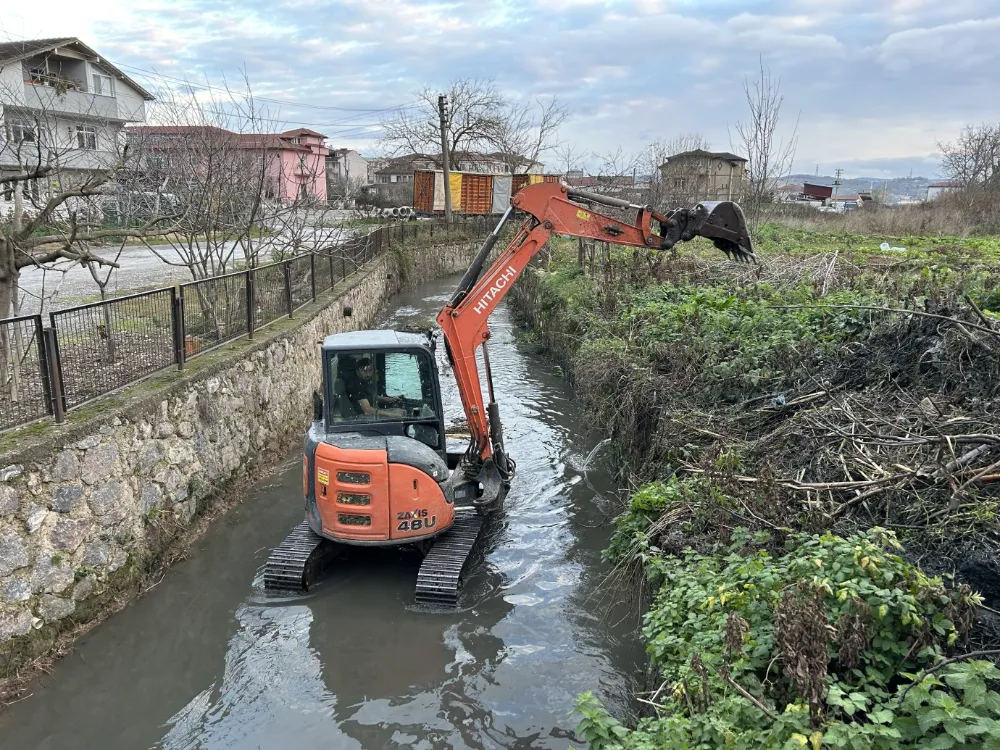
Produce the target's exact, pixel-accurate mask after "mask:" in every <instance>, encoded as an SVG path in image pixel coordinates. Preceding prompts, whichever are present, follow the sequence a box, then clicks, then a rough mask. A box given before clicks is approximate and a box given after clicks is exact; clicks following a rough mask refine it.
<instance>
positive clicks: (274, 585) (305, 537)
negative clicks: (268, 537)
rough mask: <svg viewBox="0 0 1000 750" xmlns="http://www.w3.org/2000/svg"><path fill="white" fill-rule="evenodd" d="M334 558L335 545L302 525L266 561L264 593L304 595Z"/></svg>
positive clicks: (306, 524)
mask: <svg viewBox="0 0 1000 750" xmlns="http://www.w3.org/2000/svg"><path fill="white" fill-rule="evenodd" d="M336 554H337V551H336V548H335V545H334V544H333V543H332V542H330V541H329V540H327V539H324V538H323V537H321V536H319V534H317V533H316V532H314V531H313V530H312V529H311V528H309V522H308V521H303V522H302V523H300V524H299V525H298V526H296V527H295V528H294V529H293V530H292V533H291V534H289V535H288V536H287V537H286V538H285V541H283V542H282V543H281V544H279V545H278V546H277V547H275V548H274V550H273V551H272V552H271V555H270V556H269V557H268V558H267V564H266V565H265V566H264V590H265V591H266V592H267V593H269V594H301V593H305V592H306V591H308V590H309V587H310V586H311V585H312V584H313V582H314V581H315V580H316V578H317V577H318V576H319V575H320V574H321V573H322V572H323V569H324V568H325V567H326V566H327V564H329V562H330V561H331V560H332V559H333V558H334V557H335V556H336Z"/></svg>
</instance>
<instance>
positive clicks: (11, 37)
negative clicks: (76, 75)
mask: <svg viewBox="0 0 1000 750" xmlns="http://www.w3.org/2000/svg"><path fill="white" fill-rule="evenodd" d="M3 35H4V37H5V38H6V39H7V41H12V42H27V41H31V40H30V39H27V38H24V37H15V36H14V35H12V34H10V33H9V32H6V31H5V32H3ZM104 59H105V60H107V62H109V63H111V64H112V65H114V66H115V67H117V68H123V69H125V70H132V71H136V72H138V73H142V74H143V75H144V76H152V77H153V78H154V79H155V78H159V79H163V80H165V81H172V82H174V83H180V84H183V85H185V86H187V87H189V88H196V89H201V90H203V91H211V92H219V93H225V94H230V93H232V92H231V91H229V90H227V89H224V88H223V89H220V88H218V87H216V86H212V85H211V84H209V83H192V82H191V81H189V80H186V79H183V78H176V77H174V76H169V75H166V74H165V73H160V72H158V71H155V70H147V69H145V68H140V67H137V66H134V65H128V64H125V63H118V62H115V61H113V60H111V59H109V58H104ZM253 99H254V101H259V102H267V103H268V104H280V105H283V106H288V107H298V108H302V109H317V110H333V111H336V112H360V113H364V114H371V113H376V112H392V111H395V110H405V109H413V108H415V107H416V106H417V105H419V104H420V100H414V101H412V102H407V103H405V104H400V105H398V106H393V107H381V108H364V107H336V106H333V105H329V104H307V103H305V102H293V101H288V100H284V99H272V98H270V97H263V96H253ZM303 124H305V123H303Z"/></svg>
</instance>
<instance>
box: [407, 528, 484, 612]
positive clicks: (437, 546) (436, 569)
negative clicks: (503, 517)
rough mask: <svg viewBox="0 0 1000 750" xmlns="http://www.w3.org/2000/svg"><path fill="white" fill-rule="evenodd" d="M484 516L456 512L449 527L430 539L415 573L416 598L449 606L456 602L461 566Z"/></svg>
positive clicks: (419, 600) (470, 550)
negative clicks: (435, 538)
mask: <svg viewBox="0 0 1000 750" xmlns="http://www.w3.org/2000/svg"><path fill="white" fill-rule="evenodd" d="M484 518H485V517H484V516H481V515H479V514H478V513H467V514H462V515H459V516H457V517H456V518H455V523H454V525H453V526H452V527H451V529H449V530H448V531H447V532H446V533H444V534H442V535H441V536H440V537H438V539H437V541H435V542H434V546H433V547H431V549H430V552H428V553H427V555H426V556H425V557H424V561H423V563H421V565H420V572H419V573H417V591H416V599H417V601H418V602H423V603H427V604H441V605H444V606H451V607H454V606H456V605H457V604H458V587H459V584H460V581H461V578H462V569H463V568H464V567H465V563H466V562H467V561H468V559H469V554H470V553H471V552H472V549H473V547H475V546H476V540H477V539H478V538H479V532H480V531H481V530H482V527H483V520H484Z"/></svg>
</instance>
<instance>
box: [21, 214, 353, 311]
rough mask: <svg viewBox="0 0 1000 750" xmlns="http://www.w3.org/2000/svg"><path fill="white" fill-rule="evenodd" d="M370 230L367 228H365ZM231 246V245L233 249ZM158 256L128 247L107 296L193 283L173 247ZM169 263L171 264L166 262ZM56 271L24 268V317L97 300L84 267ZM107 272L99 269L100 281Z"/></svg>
mask: <svg viewBox="0 0 1000 750" xmlns="http://www.w3.org/2000/svg"><path fill="white" fill-rule="evenodd" d="M366 229H367V228H366ZM315 231H316V239H317V240H318V241H319V242H320V243H321V244H323V245H328V244H330V242H334V241H338V240H342V239H346V238H348V237H351V236H353V235H354V234H356V231H357V230H354V229H342V230H339V232H338V231H337V230H332V229H317V230H315ZM280 241H281V240H280V238H269V239H268V242H269V243H275V244H276V243H278V242H280ZM230 246H231V245H230ZM154 248H155V252H154V251H153V250H150V249H149V248H147V247H144V246H136V247H126V248H125V249H124V250H123V251H122V254H121V257H120V258H119V259H118V263H119V264H120V266H121V267H120V268H116V269H112V270H111V281H110V282H109V285H108V293H109V294H110V295H112V296H116V295H122V294H128V293H129V292H132V291H137V290H140V289H143V288H147V287H153V286H166V285H169V284H172V283H177V282H184V281H191V280H192V277H191V272H190V271H189V270H188V269H187V267H186V266H184V265H179V266H178V265H171V263H180V262H181V258H180V256H179V255H178V254H177V252H176V251H175V250H174V249H173V247H171V246H170V245H155V246H154ZM117 252H118V248H117V246H115V247H105V248H97V249H96V250H95V251H94V253H95V254H96V255H99V256H101V257H103V258H107V259H109V260H114V258H115V255H116V254H117ZM243 257H244V256H243V251H242V249H241V248H234V260H235V261H236V262H239V261H241V260H243ZM161 258H162V259H161ZM261 258H262V262H264V263H267V262H270V249H269V248H264V249H263V250H262V253H261ZM163 259H165V260H166V261H169V262H165V260H163ZM55 269H56V270H51V269H50V270H43V269H40V268H25V269H22V271H21V283H20V286H21V290H22V293H21V295H22V303H21V314H22V315H32V314H34V313H36V312H38V310H39V305H40V300H41V298H42V297H43V296H44V297H45V300H46V301H45V312H46V313H48V312H50V311H52V310H58V309H60V308H64V307H72V306H73V305H78V304H80V303H81V302H83V301H89V300H92V299H96V298H97V297H98V296H99V294H100V291H99V289H98V287H97V284H95V283H94V279H93V277H92V276H91V274H90V271H88V270H87V269H86V268H84V267H83V266H80V265H79V264H76V263H71V262H69V261H63V262H60V263H57V264H55ZM107 272H108V269H107V268H104V269H103V270H101V269H99V273H100V276H101V278H102V279H103V278H104V275H105V274H107Z"/></svg>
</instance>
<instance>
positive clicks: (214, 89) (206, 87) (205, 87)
mask: <svg viewBox="0 0 1000 750" xmlns="http://www.w3.org/2000/svg"><path fill="white" fill-rule="evenodd" d="M109 62H110V61H109ZM111 64H112V65H115V66H116V67H119V68H124V69H125V70H134V71H137V72H139V73H143V74H145V75H151V76H154V77H156V78H162V79H163V80H166V81H173V82H175V83H180V84H183V85H185V86H188V87H189V88H197V89H202V90H204V91H211V92H219V93H223V94H231V93H232V92H231V91H230V90H228V89H220V88H218V87H216V86H212V85H211V84H208V83H192V82H191V81H188V80H186V79H184V78H176V77H174V76H168V75H166V74H165V73H160V72H157V71H155V70H146V69H144V68H137V67H135V66H132V65H124V64H119V63H114V62H112V63H111ZM253 99H254V101H258V102H267V103H268V104H281V105H285V106H289V107H301V108H304V109H332V110H335V111H337V112H362V113H365V114H370V113H373V112H392V111H395V110H400V109H412V108H414V107H415V106H416V105H418V104H419V103H420V102H419V100H414V101H412V102H407V103H406V104H400V105H399V106H396V107H382V108H378V109H366V108H362V107H334V106H332V105H326V104H306V103H304V102H292V101H287V100H284V99H271V98H269V97H264V96H256V95H254V96H253Z"/></svg>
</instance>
